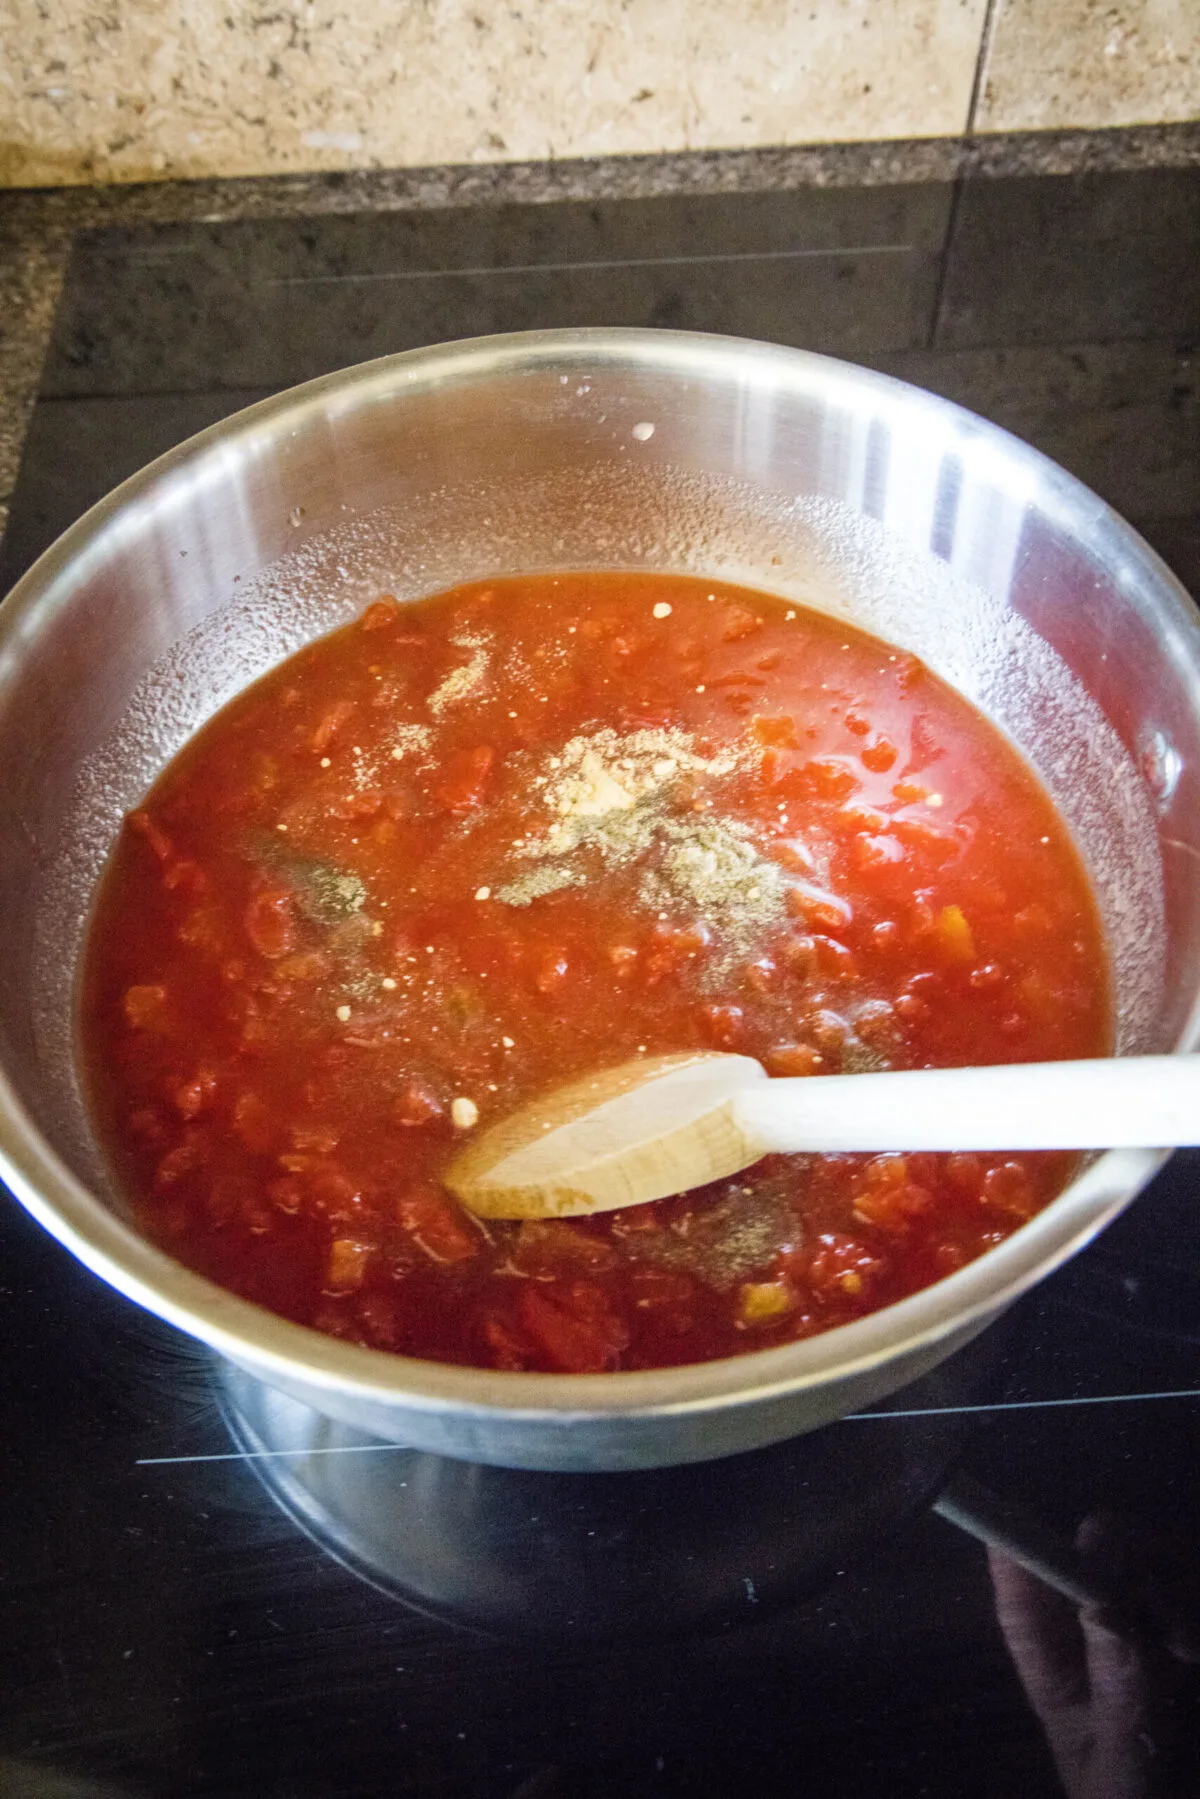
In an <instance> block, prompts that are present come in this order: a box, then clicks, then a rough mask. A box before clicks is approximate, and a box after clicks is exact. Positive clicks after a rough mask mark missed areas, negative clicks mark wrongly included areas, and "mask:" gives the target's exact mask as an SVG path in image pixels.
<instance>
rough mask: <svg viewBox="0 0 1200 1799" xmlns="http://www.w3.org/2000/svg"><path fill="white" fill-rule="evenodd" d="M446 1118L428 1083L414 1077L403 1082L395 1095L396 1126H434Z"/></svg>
mask: <svg viewBox="0 0 1200 1799" xmlns="http://www.w3.org/2000/svg"><path fill="white" fill-rule="evenodd" d="M445 1116H446V1108H445V1106H444V1105H443V1103H442V1101H441V1100H440V1099H439V1097H438V1095H437V1094H436V1093H435V1092H434V1090H433V1088H432V1087H431V1086H430V1085H429V1082H428V1081H422V1080H420V1079H418V1078H417V1077H416V1076H413V1077H412V1078H411V1079H410V1080H407V1081H405V1083H404V1085H403V1086H402V1087H401V1089H400V1091H399V1093H398V1094H397V1095H396V1121H397V1123H398V1124H406V1125H422V1124H436V1123H437V1121H438V1120H439V1119H442V1118H444V1117H445Z"/></svg>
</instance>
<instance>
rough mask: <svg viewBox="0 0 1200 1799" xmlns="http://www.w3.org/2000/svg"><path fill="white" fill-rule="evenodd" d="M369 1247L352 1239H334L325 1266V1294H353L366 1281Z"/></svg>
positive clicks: (369, 1256) (367, 1244)
mask: <svg viewBox="0 0 1200 1799" xmlns="http://www.w3.org/2000/svg"><path fill="white" fill-rule="evenodd" d="M370 1260H371V1245H370V1244H369V1243H358V1242H356V1241H355V1240H354V1238H353V1237H335V1238H334V1240H333V1242H332V1243H331V1244H330V1245H329V1260H328V1262H327V1263H326V1266H325V1291H326V1293H354V1292H356V1291H357V1290H358V1288H359V1287H361V1286H362V1284H363V1281H364V1280H365V1279H366V1274H367V1267H368V1264H369V1263H370Z"/></svg>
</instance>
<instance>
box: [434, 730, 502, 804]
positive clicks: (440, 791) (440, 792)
mask: <svg viewBox="0 0 1200 1799" xmlns="http://www.w3.org/2000/svg"><path fill="white" fill-rule="evenodd" d="M495 760H496V752H495V750H494V749H493V748H492V746H491V744H490V743H480V744H476V746H475V748H474V749H471V750H460V751H459V752H458V754H457V755H454V756H451V757H450V760H449V761H448V762H447V763H446V770H445V775H444V777H443V779H442V780H441V781H439V782H438V785H437V787H436V788H435V789H434V795H435V798H436V799H437V802H438V804H439V805H440V806H442V807H444V808H445V810H446V811H447V812H470V811H471V810H472V808H473V807H475V806H481V805H482V804H483V796H484V794H485V793H486V792H487V786H488V782H489V780H490V779H491V774H492V766H493V764H494V763H495Z"/></svg>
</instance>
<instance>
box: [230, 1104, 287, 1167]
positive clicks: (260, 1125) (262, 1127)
mask: <svg viewBox="0 0 1200 1799" xmlns="http://www.w3.org/2000/svg"><path fill="white" fill-rule="evenodd" d="M233 1128H234V1130H235V1131H236V1132H237V1134H238V1136H239V1137H240V1138H241V1140H242V1142H243V1143H244V1144H245V1145H246V1148H247V1149H249V1150H252V1151H253V1152H254V1153H255V1155H265V1154H266V1153H267V1151H268V1150H271V1149H273V1148H274V1147H275V1143H276V1140H277V1138H278V1135H279V1127H278V1125H277V1123H276V1121H275V1119H274V1117H273V1116H272V1114H271V1108H270V1107H269V1106H268V1105H267V1102H266V1100H264V1099H263V1098H262V1097H261V1095H259V1094H257V1093H249V1092H247V1093H239V1094H238V1097H237V1099H236V1100H235V1101H234V1106H233Z"/></svg>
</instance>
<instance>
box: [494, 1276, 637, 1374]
mask: <svg viewBox="0 0 1200 1799" xmlns="http://www.w3.org/2000/svg"><path fill="white" fill-rule="evenodd" d="M518 1310H519V1312H520V1318H521V1323H522V1324H523V1325H524V1327H525V1329H526V1330H527V1331H528V1332H529V1335H530V1336H531V1337H532V1338H533V1339H534V1341H535V1343H536V1344H537V1345H538V1348H539V1349H540V1350H541V1351H542V1353H543V1355H544V1356H545V1357H546V1359H547V1360H548V1361H549V1362H550V1364H551V1366H552V1367H554V1368H557V1369H559V1370H560V1371H561V1372H562V1373H563V1374H602V1373H603V1372H604V1371H605V1369H609V1368H614V1367H616V1365H617V1361H618V1359H619V1357H620V1354H621V1351H622V1350H623V1349H626V1348H628V1345H629V1329H628V1326H627V1325H626V1323H625V1321H624V1319H623V1318H621V1317H620V1316H619V1315H618V1313H617V1312H616V1311H614V1309H613V1307H612V1305H611V1303H610V1301H609V1299H608V1296H607V1294H606V1293H605V1292H604V1290H603V1288H602V1287H598V1286H596V1285H595V1284H594V1283H593V1282H591V1281H581V1280H574V1281H556V1282H554V1283H553V1285H550V1286H545V1287H543V1286H541V1285H540V1284H539V1283H538V1282H535V1281H529V1282H528V1283H527V1284H526V1285H525V1286H524V1287H523V1288H522V1291H521V1297H520V1300H519V1302H518Z"/></svg>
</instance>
